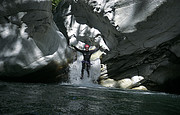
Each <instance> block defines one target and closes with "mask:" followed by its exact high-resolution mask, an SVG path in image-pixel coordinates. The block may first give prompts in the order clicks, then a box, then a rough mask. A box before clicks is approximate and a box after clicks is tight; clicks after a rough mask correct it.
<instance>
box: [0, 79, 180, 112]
mask: <svg viewBox="0 0 180 115" xmlns="http://www.w3.org/2000/svg"><path fill="white" fill-rule="evenodd" d="M29 114H30V115H129V114H132V115H179V114H180V96H179V95H173V94H166V93H158V92H150V91H134V90H122V89H116V88H105V87H102V86H99V85H95V84H94V85H93V84H92V85H82V84H80V85H71V84H32V83H30V84H27V83H8V82H0V115H29Z"/></svg>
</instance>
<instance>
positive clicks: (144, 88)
mask: <svg viewBox="0 0 180 115" xmlns="http://www.w3.org/2000/svg"><path fill="white" fill-rule="evenodd" d="M132 89H134V90H148V89H147V88H146V87H145V86H142V85H141V86H139V87H134V88H132Z"/></svg>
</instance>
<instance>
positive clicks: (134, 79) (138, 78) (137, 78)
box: [131, 76, 144, 84]
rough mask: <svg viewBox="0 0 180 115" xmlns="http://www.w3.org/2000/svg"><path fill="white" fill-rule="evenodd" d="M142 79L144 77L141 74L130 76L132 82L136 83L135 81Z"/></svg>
mask: <svg viewBox="0 0 180 115" xmlns="http://www.w3.org/2000/svg"><path fill="white" fill-rule="evenodd" d="M143 79H144V77H142V76H133V77H132V78H131V80H132V83H133V84H135V83H137V82H139V81H141V80H143Z"/></svg>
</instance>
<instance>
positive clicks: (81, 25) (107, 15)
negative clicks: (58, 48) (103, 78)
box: [54, 0, 180, 92]
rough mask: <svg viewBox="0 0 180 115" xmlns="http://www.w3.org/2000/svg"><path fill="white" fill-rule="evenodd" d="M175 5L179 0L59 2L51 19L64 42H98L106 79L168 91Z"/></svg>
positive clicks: (179, 20)
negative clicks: (133, 80) (142, 81)
mask: <svg viewBox="0 0 180 115" xmlns="http://www.w3.org/2000/svg"><path fill="white" fill-rule="evenodd" d="M179 6H180V2H179V0H113V1H112V0H62V1H61V2H60V4H59V6H58V7H57V10H56V12H55V13H54V20H55V22H56V24H57V26H58V28H59V29H60V30H61V31H62V33H63V34H64V35H65V36H66V38H67V40H69V41H70V39H71V37H72V36H75V37H76V38H77V39H78V40H80V41H86V42H87V41H93V40H92V39H95V38H96V37H97V36H98V35H100V37H101V38H103V40H104V42H105V43H106V46H107V47H108V48H109V49H110V51H109V52H106V53H107V55H104V56H103V59H102V61H103V63H104V64H107V67H108V75H109V77H110V78H114V79H116V80H118V79H122V78H130V77H132V76H135V75H140V76H144V77H145V78H146V79H149V80H150V81H153V82H155V83H156V84H158V85H160V86H162V87H163V88H164V89H165V87H164V86H166V85H167V84H168V85H167V87H168V86H169V87H171V86H172V87H171V88H170V90H172V89H173V87H176V86H175V85H174V86H173V85H172V84H173V83H175V81H177V80H179V78H180V72H179V69H178V68H179V67H180V64H179V62H180V57H179V56H180V54H179V53H180V52H179V51H180V49H179V48H180V45H179V42H180V40H179V34H180V13H179V10H180V7H179ZM169 81H171V82H169ZM175 84H177V83H175ZM177 86H178V87H180V86H179V85H177ZM152 87H153V86H151V88H152ZM154 89H156V87H154ZM161 89H162V88H161ZM164 89H163V90H164ZM179 92H180V91H179Z"/></svg>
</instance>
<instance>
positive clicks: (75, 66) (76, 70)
mask: <svg viewBox="0 0 180 115" xmlns="http://www.w3.org/2000/svg"><path fill="white" fill-rule="evenodd" d="M77 54H78V56H77V60H76V61H74V62H73V63H72V64H70V65H69V66H70V69H69V70H70V72H69V81H70V84H73V85H83V86H87V85H94V83H93V82H94V81H96V80H97V79H98V77H99V76H100V72H101V62H100V59H99V58H98V59H96V60H91V64H92V65H91V67H90V70H89V72H90V75H89V78H88V77H87V71H86V69H84V77H83V79H80V77H81V68H82V62H81V61H82V60H83V56H82V55H81V54H80V53H77Z"/></svg>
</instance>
